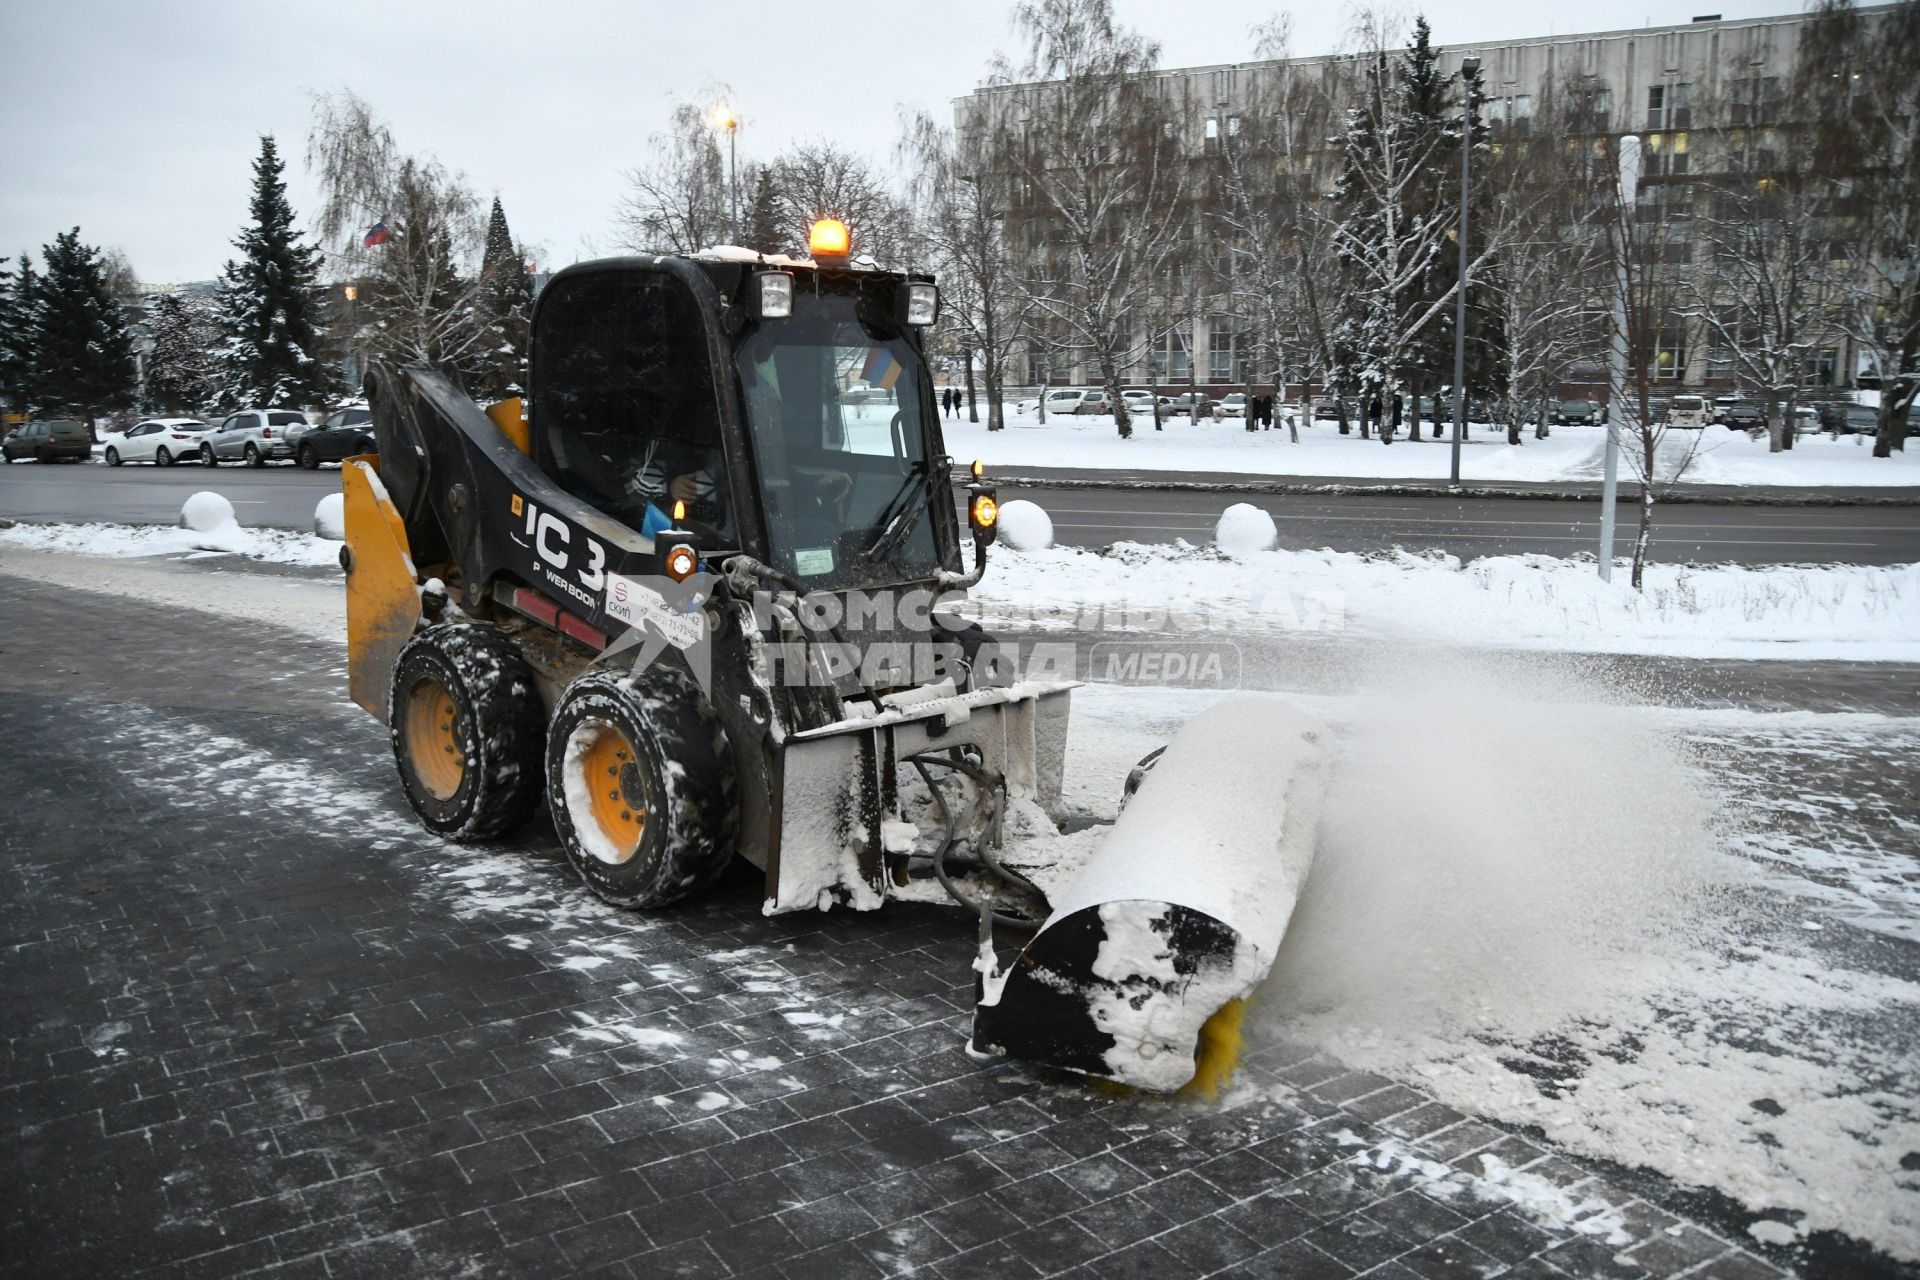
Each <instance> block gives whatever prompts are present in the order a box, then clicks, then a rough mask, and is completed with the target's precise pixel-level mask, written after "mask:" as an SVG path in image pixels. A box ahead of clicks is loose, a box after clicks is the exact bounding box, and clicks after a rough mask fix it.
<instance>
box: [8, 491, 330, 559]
mask: <svg viewBox="0 0 1920 1280" xmlns="http://www.w3.org/2000/svg"><path fill="white" fill-rule="evenodd" d="M195 496H196V497H215V498H217V497H219V495H218V494H196V495H195ZM221 501H222V502H223V503H224V502H225V501H226V500H225V499H224V498H222V499H221ZM228 511H229V512H231V511H232V508H231V507H229V508H228ZM183 518H184V517H183ZM7 546H15V547H23V548H28V549H31V550H35V551H68V552H76V553H79V554H81V555H90V556H115V557H128V556H168V555H191V554H193V553H195V552H199V553H203V554H226V555H238V556H246V557H248V558H249V559H253V560H269V561H272V562H274V563H276V564H295V565H327V564H338V563H339V561H340V544H339V543H338V542H329V541H328V540H326V539H325V538H320V537H316V536H314V535H313V534H311V533H292V532H289V531H287V530H284V529H244V528H242V527H241V526H240V525H238V524H236V523H234V522H233V521H232V520H231V519H229V520H228V521H227V522H226V523H224V524H217V525H214V526H212V527H210V528H207V529H192V528H184V529H169V528H166V527H164V526H161V525H135V524H22V525H15V526H14V527H13V528H11V529H0V547H7Z"/></svg>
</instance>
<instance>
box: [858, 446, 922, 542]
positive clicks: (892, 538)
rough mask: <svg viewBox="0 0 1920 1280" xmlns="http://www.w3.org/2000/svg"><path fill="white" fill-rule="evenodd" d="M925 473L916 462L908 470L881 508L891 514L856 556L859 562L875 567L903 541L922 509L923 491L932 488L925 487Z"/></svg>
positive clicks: (920, 464) (920, 463) (919, 463)
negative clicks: (863, 561) (896, 507)
mask: <svg viewBox="0 0 1920 1280" xmlns="http://www.w3.org/2000/svg"><path fill="white" fill-rule="evenodd" d="M928 472H929V467H928V464H927V463H926V462H925V461H921V462H916V463H914V464H913V466H912V467H910V468H909V469H908V471H907V475H906V479H904V480H903V481H901V483H900V488H899V490H898V491H897V492H896V493H895V494H894V495H893V496H892V497H891V498H888V499H887V505H886V506H884V507H882V508H881V510H882V511H893V514H892V515H891V516H889V517H888V518H887V520H886V522H885V523H884V524H882V525H881V526H880V532H879V534H878V535H877V536H876V537H875V538H874V540H873V541H872V542H871V543H870V544H868V546H867V549H866V550H865V551H863V552H861V553H860V558H861V559H862V560H865V561H866V562H867V563H868V564H877V563H878V562H879V561H881V560H885V559H886V558H887V557H889V556H891V555H892V554H893V553H894V551H895V550H896V549H897V548H898V547H899V544H900V543H902V542H904V541H905V540H906V537H907V533H908V532H909V531H910V530H911V529H912V528H913V522H914V517H915V516H917V515H919V514H920V512H921V511H923V510H925V509H926V505H927V490H928V489H929V488H931V487H932V486H931V485H929V484H927V483H926V480H927V476H928ZM916 483H918V485H919V487H918V489H916V488H915V487H914V486H915V484H916ZM895 503H899V504H900V506H899V509H898V510H895V509H894V504H895Z"/></svg>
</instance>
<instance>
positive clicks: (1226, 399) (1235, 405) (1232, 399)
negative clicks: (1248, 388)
mask: <svg viewBox="0 0 1920 1280" xmlns="http://www.w3.org/2000/svg"><path fill="white" fill-rule="evenodd" d="M1215 412H1216V413H1218V414H1219V415H1220V416H1221V417H1223V418H1244V417H1246V416H1247V393H1246V392H1244V391H1235V392H1232V393H1231V394H1229V395H1224V396H1222V397H1220V407H1219V408H1218V409H1216V410H1215Z"/></svg>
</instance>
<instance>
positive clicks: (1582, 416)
mask: <svg viewBox="0 0 1920 1280" xmlns="http://www.w3.org/2000/svg"><path fill="white" fill-rule="evenodd" d="M1605 420H1606V418H1605V415H1603V414H1602V413H1601V411H1600V406H1599V405H1597V404H1595V403H1594V402H1593V401H1591V400H1562V401H1560V403H1558V404H1556V405H1554V406H1553V424H1554V425H1555V426H1556V427H1574V426H1579V427H1597V426H1599V425H1600V424H1601V423H1602V422H1604V421H1605Z"/></svg>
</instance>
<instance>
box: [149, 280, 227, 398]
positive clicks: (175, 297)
mask: <svg viewBox="0 0 1920 1280" xmlns="http://www.w3.org/2000/svg"><path fill="white" fill-rule="evenodd" d="M147 327H148V330H149V332H150V333H151V334H152V336H153V350H152V351H151V352H149V353H148V355H147V385H146V389H145V392H146V393H145V396H144V401H145V405H146V409H147V411H148V412H149V413H198V412H200V411H202V410H203V409H204V408H205V407H206V405H207V402H208V400H209V399H211V398H212V395H213V391H214V365H213V355H212V353H213V349H214V346H215V343H216V341H217V337H216V335H217V333H218V331H219V330H218V323H217V317H216V315H215V313H214V309H213V307H212V305H211V304H210V303H209V302H208V301H207V300H206V299H205V298H201V297H196V296H194V295H192V294H179V293H169V294H164V295H162V296H161V298H160V301H159V302H158V303H156V304H155V305H154V309H153V318H152V319H151V320H150V321H149V322H148V326H147Z"/></svg>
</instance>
